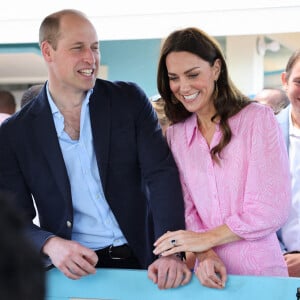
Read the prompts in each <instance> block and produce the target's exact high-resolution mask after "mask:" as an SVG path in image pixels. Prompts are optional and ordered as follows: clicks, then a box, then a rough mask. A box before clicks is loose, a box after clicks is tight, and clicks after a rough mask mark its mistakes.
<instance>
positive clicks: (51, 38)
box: [39, 9, 87, 50]
mask: <svg viewBox="0 0 300 300" xmlns="http://www.w3.org/2000/svg"><path fill="white" fill-rule="evenodd" d="M65 15H74V16H81V17H82V18H87V17H86V16H85V14H84V13H82V12H81V11H79V10H75V9H64V10H60V11H57V12H55V13H52V14H51V15H48V16H47V17H46V18H45V19H44V20H43V21H42V23H41V26H40V29H39V44H40V46H41V44H42V43H43V42H44V41H48V43H49V44H50V45H51V46H52V48H53V49H54V50H56V48H57V42H58V40H59V37H60V30H59V29H60V21H61V19H62V17H63V16H65Z"/></svg>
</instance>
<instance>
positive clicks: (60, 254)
mask: <svg viewBox="0 0 300 300" xmlns="http://www.w3.org/2000/svg"><path fill="white" fill-rule="evenodd" d="M42 251H43V253H44V254H46V255H48V256H49V258H50V259H51V261H52V263H53V265H54V266H55V267H57V268H58V269H59V270H60V271H61V272H62V273H64V274H65V275H66V276H67V277H69V278H71V279H79V278H81V277H82V276H86V275H89V274H94V273H96V268H95V266H96V264H97V262H98V256H97V254H96V253H95V252H94V251H93V250H91V249H88V248H86V247H84V246H82V245H80V244H79V243H77V242H75V241H69V240H65V239H62V238H60V237H51V238H49V240H47V241H46V243H45V245H44V247H43V249H42Z"/></svg>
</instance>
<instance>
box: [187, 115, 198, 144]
mask: <svg viewBox="0 0 300 300" xmlns="http://www.w3.org/2000/svg"><path fill="white" fill-rule="evenodd" d="M185 130H186V136H187V142H188V145H189V146H190V144H191V143H192V141H193V139H194V136H195V134H196V131H197V130H198V122H197V115H196V114H192V115H191V116H190V117H189V118H188V119H186V121H185Z"/></svg>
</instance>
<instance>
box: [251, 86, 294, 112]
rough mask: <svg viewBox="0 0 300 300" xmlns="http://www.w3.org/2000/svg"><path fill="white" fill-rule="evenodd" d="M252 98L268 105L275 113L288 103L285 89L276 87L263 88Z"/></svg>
mask: <svg viewBox="0 0 300 300" xmlns="http://www.w3.org/2000/svg"><path fill="white" fill-rule="evenodd" d="M254 100H256V101H258V102H260V103H262V104H265V105H268V106H270V107H271V108H272V109H273V111H274V114H275V115H277V114H279V113H280V112H281V110H282V109H284V108H285V107H287V106H288V105H289V104H290V101H289V98H288V97H287V95H286V93H285V91H284V90H282V89H276V88H265V89H263V90H261V91H260V92H258V93H257V94H256V96H255V97H254Z"/></svg>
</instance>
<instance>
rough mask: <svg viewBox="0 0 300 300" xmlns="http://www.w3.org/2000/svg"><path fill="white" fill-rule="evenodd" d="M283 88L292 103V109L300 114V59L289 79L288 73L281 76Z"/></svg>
mask: <svg viewBox="0 0 300 300" xmlns="http://www.w3.org/2000/svg"><path fill="white" fill-rule="evenodd" d="M281 79H282V84H283V87H284V89H285V91H286V94H287V96H288V98H289V99H290V101H291V105H292V109H293V110H294V111H297V112H298V113H300V59H298V60H297V61H296V63H295V64H294V66H293V68H292V69H291V73H290V76H289V78H287V77H286V73H282V76H281Z"/></svg>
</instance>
